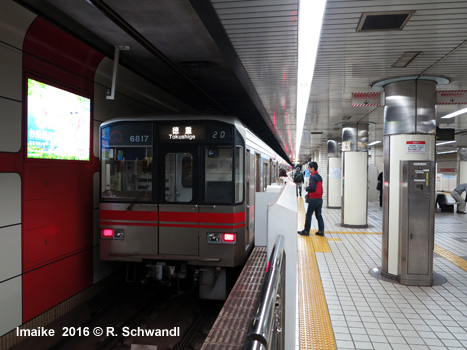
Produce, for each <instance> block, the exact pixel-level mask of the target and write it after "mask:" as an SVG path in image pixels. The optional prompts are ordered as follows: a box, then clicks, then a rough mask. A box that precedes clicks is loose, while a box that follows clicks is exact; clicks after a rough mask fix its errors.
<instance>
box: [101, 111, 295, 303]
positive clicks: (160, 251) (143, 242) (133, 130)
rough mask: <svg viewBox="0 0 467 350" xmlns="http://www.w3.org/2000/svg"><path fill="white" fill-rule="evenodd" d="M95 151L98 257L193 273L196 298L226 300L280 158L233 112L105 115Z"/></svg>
mask: <svg viewBox="0 0 467 350" xmlns="http://www.w3.org/2000/svg"><path fill="white" fill-rule="evenodd" d="M100 152H101V153H100V159H101V196H100V229H101V244H100V256H101V259H102V260H110V261H124V262H135V263H143V264H142V267H143V268H144V269H147V270H146V271H145V272H144V276H145V277H153V278H155V279H156V280H161V281H167V280H170V279H173V278H180V277H182V278H184V277H186V276H187V275H188V276H190V275H191V276H193V277H194V278H195V279H197V280H199V291H200V298H205V299H223V298H225V297H226V293H227V287H226V285H227V282H228V272H229V270H230V269H231V268H234V267H236V266H241V265H242V264H243V263H244V262H245V261H246V258H247V256H248V254H249V252H250V251H251V249H252V248H253V245H254V232H255V220H254V217H255V205H254V201H255V192H257V191H264V189H265V187H266V186H267V185H268V184H271V182H273V179H275V177H276V176H277V173H278V170H279V166H287V164H286V163H285V162H284V161H283V160H282V158H280V157H279V156H278V155H276V154H275V152H274V151H272V150H271V149H270V148H269V147H268V146H267V145H265V144H264V143H263V142H262V141H261V140H260V139H259V138H257V137H256V136H255V135H253V134H252V133H251V132H250V131H249V130H247V129H246V128H245V127H244V126H243V124H242V123H241V122H240V121H239V120H238V119H236V118H231V117H214V116H206V117H200V116H198V115H197V116H148V117H137V118H128V119H123V118H119V119H114V120H109V121H107V122H105V123H103V124H102V125H101V127H100ZM129 266H133V267H134V266H137V265H134V264H132V265H129Z"/></svg>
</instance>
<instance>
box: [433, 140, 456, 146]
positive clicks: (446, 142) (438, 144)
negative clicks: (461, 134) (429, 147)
mask: <svg viewBox="0 0 467 350" xmlns="http://www.w3.org/2000/svg"><path fill="white" fill-rule="evenodd" d="M454 142H456V140H453V141H444V142H440V143H437V144H436V146H441V145H446V144H448V143H454Z"/></svg>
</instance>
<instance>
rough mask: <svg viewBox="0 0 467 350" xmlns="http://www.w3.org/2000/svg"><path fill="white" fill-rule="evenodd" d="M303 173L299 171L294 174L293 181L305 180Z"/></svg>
mask: <svg viewBox="0 0 467 350" xmlns="http://www.w3.org/2000/svg"><path fill="white" fill-rule="evenodd" d="M303 180H304V178H303V173H302V172H301V171H297V172H296V173H295V175H294V176H293V181H294V182H303Z"/></svg>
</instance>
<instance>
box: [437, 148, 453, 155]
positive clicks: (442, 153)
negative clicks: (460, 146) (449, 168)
mask: <svg viewBox="0 0 467 350" xmlns="http://www.w3.org/2000/svg"><path fill="white" fill-rule="evenodd" d="M447 153H457V149H456V150H454V151H446V152H436V154H447Z"/></svg>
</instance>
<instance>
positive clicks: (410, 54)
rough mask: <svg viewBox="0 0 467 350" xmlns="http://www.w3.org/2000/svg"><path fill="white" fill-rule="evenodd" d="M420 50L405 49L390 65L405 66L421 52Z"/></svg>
mask: <svg viewBox="0 0 467 350" xmlns="http://www.w3.org/2000/svg"><path fill="white" fill-rule="evenodd" d="M421 53H422V51H406V52H404V53H403V54H402V55H401V56H400V57H399V58H398V59H397V61H396V62H394V63H393V64H392V66H391V67H396V68H404V67H407V65H408V64H409V63H410V62H412V61H413V59H414V58H415V57H417V56H418V55H419V54H421Z"/></svg>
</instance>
